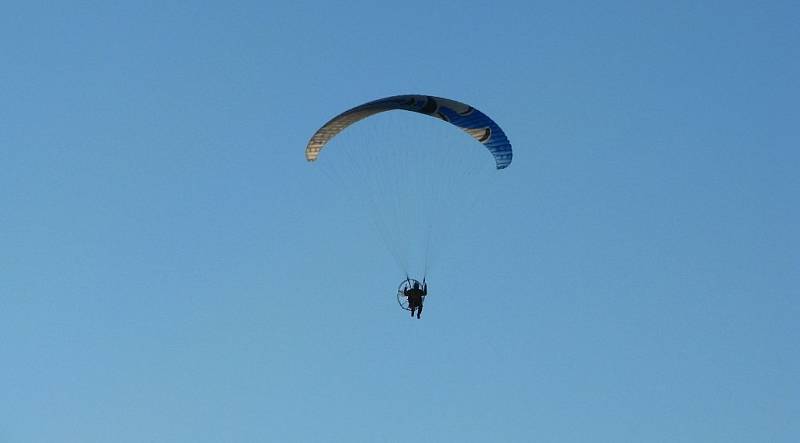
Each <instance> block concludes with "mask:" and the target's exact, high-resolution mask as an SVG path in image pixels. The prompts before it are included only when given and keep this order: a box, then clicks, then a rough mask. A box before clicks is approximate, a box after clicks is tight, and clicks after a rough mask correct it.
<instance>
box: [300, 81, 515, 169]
mask: <svg viewBox="0 0 800 443" xmlns="http://www.w3.org/2000/svg"><path fill="white" fill-rule="evenodd" d="M395 109H401V110H405V111H412V112H418V113H420V114H427V115H430V116H432V117H436V118H439V119H441V120H444V121H446V122H448V123H451V124H453V125H455V126H458V127H459V128H461V129H463V130H464V131H465V132H466V133H468V134H469V135H471V136H472V138H474V139H475V140H477V141H479V142H481V143H482V144H483V145H484V146H486V148H487V149H488V150H489V152H491V154H492V155H493V156H494V160H495V164H496V166H497V169H503V168H505V167H507V166H508V165H510V164H511V158H512V152H511V143H510V142H509V141H508V138H507V137H506V134H505V133H504V132H503V130H502V129H500V126H498V125H497V123H495V122H494V121H493V120H492V119H490V118H489V117H487V116H486V114H484V113H482V112H480V111H478V110H477V109H475V108H473V107H472V106H469V105H467V104H464V103H461V102H457V101H455V100H449V99H446V98H441V97H432V96H429V95H397V96H394V97H386V98H382V99H379V100H375V101H371V102H369V103H364V104H363V105H360V106H356V107H355V108H352V109H350V110H347V111H345V112H343V113H341V114H339V115H337V116H336V117H334V118H333V119H331V120H330V121H329V122H328V123H325V125H323V126H322V127H321V128H319V129H318V130H317V132H316V133H315V134H314V135H313V136H312V137H311V140H309V141H308V146H306V159H307V160H308V161H314V160H316V159H317V157H318V156H319V152H320V151H321V150H322V148H324V147H325V144H326V143H328V141H330V140H331V139H332V138H333V137H335V136H336V134H338V133H340V132H342V131H343V130H344V129H345V128H347V127H348V126H350V125H352V124H353V123H355V122H357V121H359V120H362V119H365V118H367V117H369V116H371V115H375V114H378V113H381V112H385V111H393V110H395Z"/></svg>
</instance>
